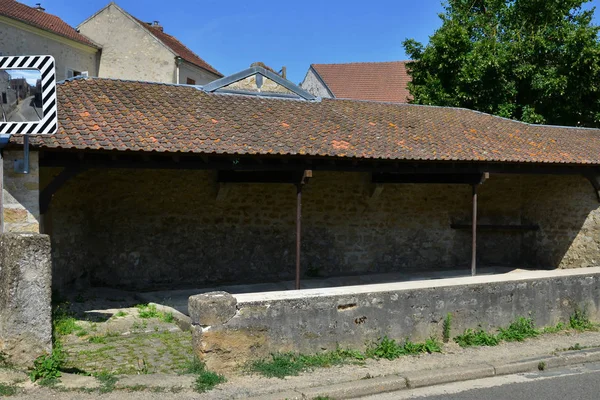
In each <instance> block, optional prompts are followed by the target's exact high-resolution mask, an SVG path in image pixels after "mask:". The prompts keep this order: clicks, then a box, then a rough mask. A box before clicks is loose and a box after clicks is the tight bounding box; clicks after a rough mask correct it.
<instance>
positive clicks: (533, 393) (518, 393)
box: [362, 364, 600, 400]
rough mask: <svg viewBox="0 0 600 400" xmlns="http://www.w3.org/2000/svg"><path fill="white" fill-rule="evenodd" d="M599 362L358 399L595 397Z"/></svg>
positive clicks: (558, 399)
mask: <svg viewBox="0 0 600 400" xmlns="http://www.w3.org/2000/svg"><path fill="white" fill-rule="evenodd" d="M599 391H600V364H586V365H584V366H578V367H574V368H563V369H559V370H553V371H547V372H543V371H542V372H537V373H529V374H518V375H507V376H501V377H495V378H487V379H480V380H476V381H468V382H456V383H452V384H448V385H440V386H435V387H430V388H423V389H415V390H412V391H403V392H394V393H386V394H381V395H376V396H369V397H363V398H362V400H401V399H423V400H481V399H498V400H501V399H527V400H565V399H573V400H575V399H577V400H597V399H598V398H599V397H600V394H599Z"/></svg>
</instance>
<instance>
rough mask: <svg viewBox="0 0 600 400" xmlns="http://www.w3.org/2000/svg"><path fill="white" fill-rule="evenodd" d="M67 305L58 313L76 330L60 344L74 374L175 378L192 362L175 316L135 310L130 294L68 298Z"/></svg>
mask: <svg viewBox="0 0 600 400" xmlns="http://www.w3.org/2000/svg"><path fill="white" fill-rule="evenodd" d="M66 300H67V303H66V304H67V305H65V306H63V308H66V311H67V312H69V313H73V315H74V318H75V320H76V322H75V324H76V326H77V327H76V329H75V330H74V331H73V332H72V333H71V334H68V335H65V336H62V337H61V342H62V343H63V347H64V350H65V352H66V354H67V360H66V367H67V368H69V369H71V370H73V371H83V372H85V373H91V374H93V373H99V372H110V373H115V374H147V373H172V374H177V373H179V372H181V370H182V368H183V365H184V364H185V363H186V362H187V361H189V360H190V359H191V358H192V336H191V333H190V332H189V331H184V330H181V329H180V328H179V327H178V325H177V321H176V320H175V318H173V317H172V312H175V311H174V310H171V311H172V312H170V311H168V310H167V311H161V310H162V309H156V310H154V309H153V308H150V307H139V304H140V303H141V302H140V301H139V300H137V299H136V298H135V296H134V295H133V294H131V293H128V292H123V291H119V290H113V289H94V290H87V291H85V292H79V293H73V294H72V295H71V296H69V298H68V299H66ZM135 305H138V307H136V306H135ZM144 312H145V313H146V314H144ZM169 314H171V315H169ZM143 316H144V317H143Z"/></svg>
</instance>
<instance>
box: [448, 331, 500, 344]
mask: <svg viewBox="0 0 600 400" xmlns="http://www.w3.org/2000/svg"><path fill="white" fill-rule="evenodd" d="M454 341H455V342H456V343H458V345H459V346H460V347H471V346H496V345H497V344H498V343H499V342H500V341H499V340H498V337H496V335H492V334H489V333H487V332H486V331H484V330H483V329H477V330H473V329H467V330H466V331H465V332H464V333H463V334H462V335H458V336H457V337H455V338H454Z"/></svg>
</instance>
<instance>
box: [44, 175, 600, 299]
mask: <svg viewBox="0 0 600 400" xmlns="http://www.w3.org/2000/svg"><path fill="white" fill-rule="evenodd" d="M57 172H58V171H57V170H49V169H45V170H43V171H42V177H41V179H42V182H43V184H45V182H47V181H48V180H49V178H50V177H51V176H52V175H53V174H56V173H57ZM215 178H216V177H215V173H214V172H213V171H158V170H114V169H113V170H89V171H87V172H85V173H82V174H80V175H78V176H77V177H76V178H74V179H72V180H70V181H68V182H67V184H66V185H65V186H64V187H63V188H61V189H60V190H59V191H58V192H57V193H56V194H55V196H54V198H53V200H52V205H51V207H50V213H49V215H47V216H46V218H45V219H44V221H45V226H46V230H45V232H47V233H50V234H51V237H52V242H53V251H54V253H53V259H54V267H55V285H56V287H57V288H62V287H66V286H69V285H73V284H76V285H82V286H85V285H90V284H91V285H95V286H99V285H106V286H120V287H123V288H129V289H152V288H174V287H180V288H183V287H201V286H210V285H214V284H215V283H225V282H238V283H239V282H246V283H248V282H267V281H277V280H283V279H292V278H293V276H294V271H295V215H296V214H295V212H296V198H295V197H296V196H295V187H294V186H293V185H285V184H228V185H227V186H225V187H224V188H222V189H221V190H220V191H218V187H217V185H216V183H215V180H216V179H215ZM371 191H372V188H371V185H370V184H369V176H368V174H364V173H340V172H320V171H315V172H314V177H313V178H312V179H311V181H310V183H309V184H308V185H306V186H305V188H304V191H303V225H302V234H303V241H302V267H303V274H304V273H306V272H307V271H309V270H310V272H311V273H312V274H318V275H321V276H332V275H345V274H363V273H377V272H392V271H406V272H407V273H409V272H411V271H422V270H435V269H438V270H439V269H452V268H465V269H468V268H469V265H470V246H471V235H470V230H468V229H467V230H454V229H450V224H451V223H469V222H470V213H471V188H470V187H469V186H468V185H439V184H435V185H414V184H404V185H398V184H396V185H392V184H390V185H385V186H384V190H383V192H382V193H381V194H380V196H378V197H377V198H371V197H370V193H371ZM479 197H480V202H479V212H480V220H479V222H480V223H481V224H539V225H540V231H538V232H513V231H496V232H491V231H483V230H482V231H480V233H479V236H478V238H479V242H478V246H479V247H478V250H479V252H478V259H479V265H480V266H508V267H515V268H518V267H525V266H534V267H537V268H549V269H550V268H571V267H584V266H593V265H598V263H599V262H600V245H599V237H600V236H599V235H598V229H600V228H599V226H600V225H599V223H600V221H599V218H600V210H599V204H598V202H597V200H596V198H595V196H594V192H593V190H592V187H591V185H590V184H589V183H588V182H587V181H586V180H585V179H584V178H581V177H579V176H565V177H553V176H517V175H493V176H492V177H491V178H490V179H489V180H488V181H487V182H486V183H485V184H484V185H482V186H481V188H480V196H479Z"/></svg>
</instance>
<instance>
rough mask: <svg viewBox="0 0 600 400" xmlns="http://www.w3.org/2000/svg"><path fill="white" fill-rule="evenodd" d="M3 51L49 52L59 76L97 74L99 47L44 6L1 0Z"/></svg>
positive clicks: (0, 50)
mask: <svg viewBox="0 0 600 400" xmlns="http://www.w3.org/2000/svg"><path fill="white" fill-rule="evenodd" d="M0 53H1V55H4V56H14V55H42V54H50V55H52V56H53V57H54V59H55V61H56V79H57V80H59V81H60V80H64V79H67V78H70V77H73V76H75V75H81V74H83V73H87V74H88V75H89V76H97V75H98V64H99V60H100V47H99V46H98V45H97V44H95V43H94V42H92V41H91V40H89V39H88V38H86V37H84V36H83V35H81V34H79V33H78V32H77V31H76V30H75V29H73V28H72V27H71V26H69V25H68V24H67V23H65V22H64V21H63V20H61V19H60V18H58V17H57V16H55V15H52V14H49V13H46V12H45V11H44V10H43V9H42V8H40V7H38V8H33V7H28V6H26V5H25V4H21V3H19V2H17V1H13V0H0Z"/></svg>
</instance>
